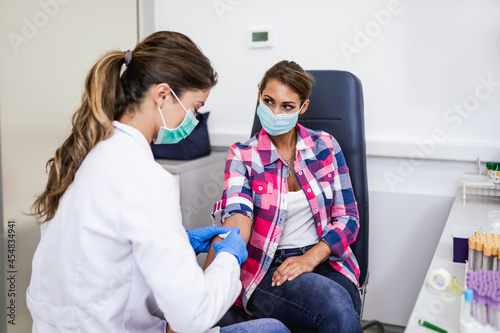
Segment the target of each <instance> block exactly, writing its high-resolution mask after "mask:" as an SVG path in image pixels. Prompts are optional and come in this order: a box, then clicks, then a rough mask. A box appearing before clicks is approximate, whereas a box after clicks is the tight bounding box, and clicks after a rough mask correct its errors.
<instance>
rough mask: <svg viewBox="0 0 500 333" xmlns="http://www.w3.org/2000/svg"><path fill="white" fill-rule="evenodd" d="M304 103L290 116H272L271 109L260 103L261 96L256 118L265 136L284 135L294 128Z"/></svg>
mask: <svg viewBox="0 0 500 333" xmlns="http://www.w3.org/2000/svg"><path fill="white" fill-rule="evenodd" d="M303 107H304V103H303V104H302V106H301V107H300V109H299V111H297V112H295V113H292V114H274V113H273V111H271V109H270V108H269V107H268V106H267V105H265V104H264V103H263V102H262V96H261V98H260V101H259V106H258V107H257V116H258V117H259V119H260V123H261V124H262V127H263V128H264V130H265V131H266V132H267V134H269V135H272V136H277V135H281V134H285V133H287V132H288V131H290V130H291V129H292V128H294V127H295V125H296V124H297V120H298V119H299V113H300V111H302V108H303Z"/></svg>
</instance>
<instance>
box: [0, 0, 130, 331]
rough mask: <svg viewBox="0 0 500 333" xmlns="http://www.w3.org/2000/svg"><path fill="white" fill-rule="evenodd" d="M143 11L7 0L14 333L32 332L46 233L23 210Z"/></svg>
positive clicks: (6, 186) (2, 17) (2, 80)
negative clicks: (102, 64)
mask: <svg viewBox="0 0 500 333" xmlns="http://www.w3.org/2000/svg"><path fill="white" fill-rule="evenodd" d="M136 7H137V6H136V1H134V0H126V1H123V0H108V1H98V0H86V1H72V0H24V1H8V0H0V36H1V38H0V112H1V113H0V118H1V119H0V122H1V154H2V177H3V178H2V180H3V189H2V190H3V213H4V215H3V218H4V221H7V220H8V219H12V220H15V221H16V237H17V239H16V241H17V242H16V251H17V252H16V270H17V273H16V274H15V275H16V281H15V289H16V297H15V298H14V299H15V301H16V321H15V326H13V325H8V332H23V333H24V332H30V331H31V316H30V315H29V312H28V310H27V309H26V301H25V292H26V287H27V286H28V284H29V279H30V276H31V258H32V256H33V252H34V250H35V248H36V245H37V244H38V240H39V236H40V233H39V227H38V226H37V225H36V223H35V221H34V219H33V218H31V217H29V216H26V215H24V214H23V212H29V210H30V206H31V204H32V203H33V201H34V197H35V195H36V194H38V193H40V192H41V191H42V190H43V188H44V187H45V183H46V180H47V178H46V174H45V163H46V162H47V160H48V159H49V158H50V157H52V156H53V154H54V152H55V149H56V148H57V147H58V146H59V145H60V144H61V143H62V141H63V140H64V139H65V137H66V136H67V135H68V133H69V132H68V131H69V128H70V118H71V115H72V114H73V112H74V111H75V109H76V108H77V106H78V104H79V102H80V96H81V92H82V91H83V84H84V80H85V77H86V75H87V73H88V71H89V70H90V67H91V66H92V65H93V64H94V63H95V61H96V60H97V59H98V57H99V56H100V55H102V54H103V53H104V52H105V51H107V50H109V49H114V48H118V49H122V50H126V49H128V48H133V47H134V46H135V44H136V42H137V10H136ZM5 223H6V222H5ZM6 301H7V302H9V301H10V298H8V299H7V300H6ZM8 319H10V318H8Z"/></svg>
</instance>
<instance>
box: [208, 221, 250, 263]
mask: <svg viewBox="0 0 500 333" xmlns="http://www.w3.org/2000/svg"><path fill="white" fill-rule="evenodd" d="M214 250H215V256H214V257H217V254H219V253H221V252H229V253H231V254H232V255H234V256H235V257H236V259H238V263H239V264H240V265H241V264H242V263H243V262H244V261H245V260H247V258H248V251H247V245H246V244H245V241H244V240H243V237H241V236H240V228H238V227H235V228H233V230H232V231H231V233H230V234H229V235H227V237H226V238H224V239H223V240H221V241H220V242H215V243H214Z"/></svg>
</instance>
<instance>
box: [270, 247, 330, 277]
mask: <svg viewBox="0 0 500 333" xmlns="http://www.w3.org/2000/svg"><path fill="white" fill-rule="evenodd" d="M331 255H332V250H331V249H330V247H329V246H328V244H326V243H325V242H324V241H320V242H318V244H316V245H314V246H313V247H312V248H311V249H310V250H309V251H307V252H306V253H304V254H303V255H301V256H297V257H290V258H287V259H286V260H285V261H283V263H282V264H281V265H280V267H278V269H277V270H276V271H275V272H274V274H273V282H272V283H271V286H273V287H274V286H281V285H282V284H283V283H285V282H286V281H292V280H293V279H295V278H296V277H297V276H299V275H300V274H303V273H308V272H312V271H313V270H314V268H316V266H318V265H319V264H321V263H322V262H323V261H325V260H326V259H328V258H329V257H330V256H331Z"/></svg>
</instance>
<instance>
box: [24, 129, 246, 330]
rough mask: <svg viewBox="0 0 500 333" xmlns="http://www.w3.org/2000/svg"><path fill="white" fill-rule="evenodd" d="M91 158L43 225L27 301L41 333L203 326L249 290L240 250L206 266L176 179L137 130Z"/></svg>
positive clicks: (117, 136)
mask: <svg viewBox="0 0 500 333" xmlns="http://www.w3.org/2000/svg"><path fill="white" fill-rule="evenodd" d="M114 126H115V131H114V134H113V135H112V137H111V138H109V139H107V140H105V141H102V142H100V143H99V144H98V145H97V146H96V147H95V148H94V149H93V150H92V151H91V152H90V153H89V154H88V156H87V157H86V158H85V160H84V162H83V163H82V165H81V166H80V168H79V170H78V172H77V173H76V176H75V180H74V182H73V183H72V184H71V186H70V187H69V188H68V189H67V191H66V192H65V194H64V195H63V196H62V198H61V200H60V202H59V208H58V210H57V212H56V214H55V216H54V218H53V219H52V220H51V221H49V222H47V223H46V224H44V226H43V228H42V229H43V232H42V238H41V241H40V243H39V245H38V248H37V250H36V252H35V255H34V258H33V266H32V267H33V269H32V276H31V282H30V286H29V288H28V290H27V304H28V308H29V309H30V311H31V315H32V317H33V332H44V333H46V332H68V331H71V332H142V333H147V332H155V333H160V332H162V333H163V332H165V326H166V323H165V320H166V322H168V323H169V324H170V326H171V328H172V329H173V330H174V331H176V332H204V331H206V330H208V329H210V327H212V326H213V325H214V324H215V323H216V322H217V321H218V320H219V319H220V318H221V317H222V316H223V315H224V313H225V312H226V311H227V310H228V309H229V307H230V306H231V305H232V304H233V302H234V301H235V299H236V297H237V295H238V294H239V292H240V290H241V282H240V279H239V277H240V268H239V265H238V261H237V260H236V258H235V257H234V256H233V255H231V254H229V253H220V254H219V255H218V256H217V257H216V258H215V260H214V262H213V263H212V265H211V266H210V267H209V268H208V269H207V270H206V271H205V272H203V270H202V269H201V267H200V266H199V265H198V263H197V261H196V255H195V253H194V251H193V249H192V247H191V244H190V243H189V239H188V237H187V235H186V232H185V230H184V227H183V226H182V217H181V210H180V202H179V189H178V185H177V183H176V181H175V179H174V177H173V176H172V175H171V174H170V173H168V172H167V171H165V170H164V169H163V168H162V167H161V166H160V165H159V164H158V163H157V162H155V160H154V158H153V155H152V153H151V149H150V146H149V143H148V142H147V140H146V138H145V137H144V136H143V135H142V134H141V133H140V132H139V131H138V130H137V129H135V128H133V127H130V126H127V125H125V124H122V123H119V122H114Z"/></svg>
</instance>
